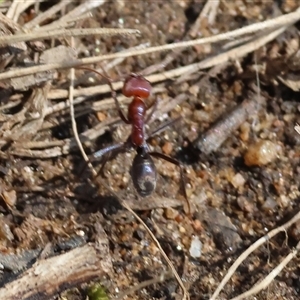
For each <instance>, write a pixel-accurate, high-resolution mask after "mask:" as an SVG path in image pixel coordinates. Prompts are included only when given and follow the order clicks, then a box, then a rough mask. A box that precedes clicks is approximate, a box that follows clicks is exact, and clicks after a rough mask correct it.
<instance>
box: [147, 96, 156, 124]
mask: <svg viewBox="0 0 300 300" xmlns="http://www.w3.org/2000/svg"><path fill="white" fill-rule="evenodd" d="M157 99H158V98H157V97H156V98H155V100H154V101H153V102H152V103H151V104H150V105H149V106H148V107H147V110H148V109H150V108H151V107H152V110H151V111H150V113H149V114H148V116H147V118H146V120H145V124H147V123H149V121H150V119H151V117H152V116H153V114H154V112H155V111H156V109H157V105H158V100H157Z"/></svg>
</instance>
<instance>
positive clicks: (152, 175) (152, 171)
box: [131, 151, 157, 197]
mask: <svg viewBox="0 0 300 300" xmlns="http://www.w3.org/2000/svg"><path fill="white" fill-rule="evenodd" d="M131 177H132V182H133V185H134V187H135V189H136V191H137V192H138V194H139V195H140V196H141V197H147V196H149V195H151V194H152V193H153V191H154V190H155V187H156V181H157V172H156V167H155V164H154V162H153V160H152V158H151V156H150V155H149V154H148V153H145V152H144V153H142V152H140V151H138V153H137V155H136V156H135V158H134V160H133V162H132V167H131Z"/></svg>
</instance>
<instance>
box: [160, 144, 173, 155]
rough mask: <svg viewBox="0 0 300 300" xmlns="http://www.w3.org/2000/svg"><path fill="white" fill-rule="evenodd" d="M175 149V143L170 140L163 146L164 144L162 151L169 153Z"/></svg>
mask: <svg viewBox="0 0 300 300" xmlns="http://www.w3.org/2000/svg"><path fill="white" fill-rule="evenodd" d="M172 150H173V145H172V143H170V142H166V143H165V144H164V145H163V146H162V151H163V152H164V153H165V154H167V155H169V154H170V153H171V152H172Z"/></svg>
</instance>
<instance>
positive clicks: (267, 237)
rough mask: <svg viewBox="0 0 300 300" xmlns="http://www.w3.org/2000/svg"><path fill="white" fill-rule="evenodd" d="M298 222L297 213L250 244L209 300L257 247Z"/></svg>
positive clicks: (299, 216)
mask: <svg viewBox="0 0 300 300" xmlns="http://www.w3.org/2000/svg"><path fill="white" fill-rule="evenodd" d="M298 220H300V212H298V213H297V214H296V215H295V216H294V217H293V218H292V219H290V220H289V221H288V222H286V223H285V224H284V225H282V226H279V227H277V228H275V229H273V230H272V231H270V232H269V233H268V234H266V235H264V236H263V237H261V238H260V239H259V240H257V241H256V242H255V243H254V244H252V245H251V246H250V247H249V248H248V249H247V250H246V251H244V252H243V253H242V254H241V255H240V256H239V257H238V259H237V260H236V261H235V262H234V263H233V265H232V266H231V267H230V268H229V270H228V271H227V274H226V275H225V277H224V278H223V279H222V281H221V283H220V284H219V286H218V287H217V289H216V291H215V292H214V294H213V295H212V297H211V298H210V300H215V299H216V298H217V297H218V296H219V294H220V292H221V290H222V289H223V288H224V286H225V284H226V283H227V282H228V281H229V279H230V278H231V276H232V275H233V274H234V272H235V271H236V269H237V268H238V267H239V266H240V264H241V263H242V262H243V261H244V260H245V259H246V258H247V257H248V256H249V255H250V254H251V253H252V252H253V251H254V250H256V249H257V248H258V247H260V246H261V245H263V244H264V243H266V242H268V241H269V240H270V239H271V238H272V237H274V236H275V235H276V234H278V233H279V232H282V231H286V230H287V229H288V228H289V227H290V226H291V225H293V224H294V223H295V222H297V221H298Z"/></svg>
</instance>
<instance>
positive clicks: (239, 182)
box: [230, 173, 246, 189]
mask: <svg viewBox="0 0 300 300" xmlns="http://www.w3.org/2000/svg"><path fill="white" fill-rule="evenodd" d="M230 182H231V184H232V185H233V186H234V187H235V188H236V189H237V188H239V187H242V186H243V185H244V184H245V182H246V180H245V178H244V177H243V176H242V175H241V174H240V173H237V174H235V175H234V176H233V177H232V178H231V181H230Z"/></svg>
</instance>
